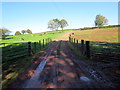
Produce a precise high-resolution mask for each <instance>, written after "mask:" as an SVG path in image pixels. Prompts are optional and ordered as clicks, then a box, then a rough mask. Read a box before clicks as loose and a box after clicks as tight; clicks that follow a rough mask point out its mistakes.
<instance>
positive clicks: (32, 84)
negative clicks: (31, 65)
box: [23, 51, 52, 88]
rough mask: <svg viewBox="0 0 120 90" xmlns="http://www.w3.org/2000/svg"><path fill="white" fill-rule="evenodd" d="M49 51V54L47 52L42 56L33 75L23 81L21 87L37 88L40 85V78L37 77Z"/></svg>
mask: <svg viewBox="0 0 120 90" xmlns="http://www.w3.org/2000/svg"><path fill="white" fill-rule="evenodd" d="M51 52H52V51H51ZM51 52H49V54H47V55H46V56H45V57H44V59H43V60H42V61H41V63H40V64H39V66H38V67H37V69H36V72H35V73H34V76H33V77H31V78H30V79H29V80H27V81H26V82H25V84H24V85H23V88H39V87H40V80H38V78H39V76H40V73H41V72H42V71H43V69H44V67H45V65H46V61H47V60H46V59H47V57H48V56H50V54H51Z"/></svg>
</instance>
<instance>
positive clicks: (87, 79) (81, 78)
mask: <svg viewBox="0 0 120 90" xmlns="http://www.w3.org/2000/svg"><path fill="white" fill-rule="evenodd" d="M80 80H82V81H85V82H89V81H90V79H89V78H88V77H85V76H81V77H80Z"/></svg>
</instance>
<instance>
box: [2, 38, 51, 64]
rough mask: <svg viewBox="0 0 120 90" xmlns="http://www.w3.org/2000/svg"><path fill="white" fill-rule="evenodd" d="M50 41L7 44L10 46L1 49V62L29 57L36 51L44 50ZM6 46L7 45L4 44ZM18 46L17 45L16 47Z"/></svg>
mask: <svg viewBox="0 0 120 90" xmlns="http://www.w3.org/2000/svg"><path fill="white" fill-rule="evenodd" d="M51 42H52V40H51V39H50V38H48V39H43V42H42V40H39V41H38V42H27V43H12V44H11V43H9V44H11V45H9V46H6V47H1V48H2V53H3V54H2V60H3V62H4V61H7V60H11V59H15V58H18V57H22V56H31V55H33V54H34V53H36V52H37V51H38V50H41V49H42V48H45V47H46V46H47V45H48V44H49V43H51ZM4 44H7V43H4ZM17 44H19V45H17Z"/></svg>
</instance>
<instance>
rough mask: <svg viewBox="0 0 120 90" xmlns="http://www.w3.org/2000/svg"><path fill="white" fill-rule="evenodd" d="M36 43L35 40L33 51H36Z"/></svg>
mask: <svg viewBox="0 0 120 90" xmlns="http://www.w3.org/2000/svg"><path fill="white" fill-rule="evenodd" d="M36 44H37V43H36V42H34V48H35V52H36Z"/></svg>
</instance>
